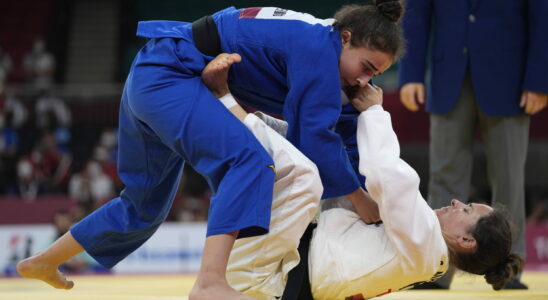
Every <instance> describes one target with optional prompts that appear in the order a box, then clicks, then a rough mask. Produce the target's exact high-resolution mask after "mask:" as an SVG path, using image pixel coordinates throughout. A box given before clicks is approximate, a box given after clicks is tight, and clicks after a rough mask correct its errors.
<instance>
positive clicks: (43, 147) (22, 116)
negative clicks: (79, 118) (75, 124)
mask: <svg viewBox="0 0 548 300" xmlns="http://www.w3.org/2000/svg"><path fill="white" fill-rule="evenodd" d="M14 63H15V62H13V61H12V59H11V58H10V56H9V55H8V54H7V53H5V52H3V51H2V48H1V45H0V197H4V198H5V197H9V198H10V199H20V200H21V201H28V202H31V201H40V198H41V197H42V196H56V195H59V196H68V197H69V198H70V199H71V200H72V201H73V202H74V204H75V205H74V209H73V210H71V211H70V212H67V213H68V214H69V215H70V218H71V219H72V220H78V219H80V218H81V217H82V216H83V215H85V214H88V213H90V212H92V211H93V210H94V209H96V208H97V207H99V206H101V205H102V204H104V203H105V202H107V201H109V200H110V199H112V198H114V197H116V196H117V195H118V194H119V192H120V191H121V190H122V188H123V185H122V182H121V180H120V178H119V176H118V173H117V169H116V160H117V135H116V129H113V128H105V129H103V131H102V132H101V133H100V135H99V137H98V139H97V141H96V142H94V146H93V150H92V151H90V153H91V155H90V156H89V157H86V158H84V159H83V160H82V159H80V160H75V159H74V158H73V155H72V153H71V152H72V151H71V150H72V149H71V145H72V144H71V138H72V136H73V135H77V134H78V132H74V131H73V129H72V128H71V125H72V113H71V110H70V107H69V106H68V105H67V103H66V101H65V100H64V99H62V98H61V97H59V96H58V95H55V93H54V89H53V88H52V87H53V86H54V81H55V80H54V73H55V66H56V62H55V58H54V56H53V55H52V54H51V53H49V52H48V51H47V47H46V45H45V43H44V41H43V40H42V39H37V40H36V41H35V42H34V45H33V47H32V50H31V51H30V52H29V53H28V54H27V55H26V56H25V57H24V59H23V60H22V61H21V62H20V63H21V64H22V66H23V68H24V70H25V81H26V82H25V84H26V86H27V87H28V88H29V89H32V90H33V91H36V95H37V96H36V98H35V99H33V100H32V101H22V100H20V99H18V98H17V97H16V96H14V95H13V94H12V93H10V91H9V88H8V87H9V84H10V81H9V78H10V71H11V70H12V69H13V66H14ZM23 128H25V129H26V130H22V129H23ZM29 128H30V130H29ZM22 141H27V142H26V143H22ZM28 141H30V143H29V142H28ZM22 144H25V145H22ZM185 173H186V174H185V176H183V178H184V179H183V181H182V184H181V188H180V191H179V193H178V194H177V199H176V200H175V204H174V207H173V209H172V212H171V214H170V216H169V219H170V220H173V221H203V220H206V219H207V208H208V207H209V203H208V201H209V187H208V185H207V183H206V181H205V180H204V179H203V178H202V177H201V176H200V175H198V174H197V173H196V172H194V171H193V170H192V169H191V168H186V169H185Z"/></svg>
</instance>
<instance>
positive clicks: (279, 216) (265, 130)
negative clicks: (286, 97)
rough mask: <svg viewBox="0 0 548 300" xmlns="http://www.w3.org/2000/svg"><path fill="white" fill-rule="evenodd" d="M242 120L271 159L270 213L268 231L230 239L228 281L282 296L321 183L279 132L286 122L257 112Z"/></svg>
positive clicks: (260, 294) (256, 293) (254, 292)
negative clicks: (272, 179) (273, 175)
mask: <svg viewBox="0 0 548 300" xmlns="http://www.w3.org/2000/svg"><path fill="white" fill-rule="evenodd" d="M263 120H264V122H263ZM265 122H266V123H268V124H269V125H270V126H271V127H273V128H275V129H276V131H278V132H276V131H274V130H273V129H272V128H270V127H269V125H266V124H265ZM244 124H245V125H246V126H247V127H248V128H249V129H250V130H251V131H252V132H253V134H254V135H255V137H256V138H257V140H259V142H260V143H261V144H262V146H263V147H264V148H265V149H266V151H267V152H268V153H269V154H270V155H271V156H272V159H273V161H274V164H275V168H276V177H275V183H274V193H273V200H272V214H271V218H270V231H269V233H268V234H266V235H262V236H256V237H251V238H243V239H239V240H237V241H236V242H235V244H234V248H233V249H232V252H231V254H230V258H229V262H228V268H227V280H228V282H229V284H230V285H231V286H232V287H233V288H234V289H236V290H238V291H241V292H243V293H245V294H247V295H250V296H253V297H255V298H257V299H269V300H270V299H275V298H276V297H281V296H282V294H283V292H284V288H285V284H286V282H287V276H288V273H289V271H290V270H291V269H293V268H294V267H295V266H296V265H297V264H298V263H299V261H300V257H299V253H298V250H297V248H298V246H299V240H300V238H301V236H302V235H303V233H304V231H305V230H306V228H307V226H308V224H309V223H310V222H311V221H312V219H313V218H314V216H315V215H316V212H317V210H318V207H319V203H320V198H321V195H322V193H323V187H322V184H321V179H320V176H319V172H318V169H317V168H316V165H315V164H314V163H312V161H310V160H309V159H308V158H307V157H306V156H304V154H302V153H301V152H300V151H299V150H297V149H296V148H295V147H294V146H293V145H292V144H291V143H290V142H289V141H287V140H286V139H285V138H284V137H282V135H283V134H285V132H286V130H287V128H286V126H287V125H286V123H285V122H283V121H279V120H277V119H274V118H271V117H269V116H266V115H263V114H261V113H257V115H253V114H248V115H247V117H246V118H245V120H244ZM280 134H282V135H280Z"/></svg>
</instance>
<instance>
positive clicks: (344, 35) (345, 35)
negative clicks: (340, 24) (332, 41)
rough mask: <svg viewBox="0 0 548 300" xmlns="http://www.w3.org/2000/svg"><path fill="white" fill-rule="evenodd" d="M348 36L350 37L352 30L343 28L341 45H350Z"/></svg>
mask: <svg viewBox="0 0 548 300" xmlns="http://www.w3.org/2000/svg"><path fill="white" fill-rule="evenodd" d="M350 38H352V32H350V31H349V30H346V29H344V30H343V31H342V32H341V39H342V44H343V46H346V45H350Z"/></svg>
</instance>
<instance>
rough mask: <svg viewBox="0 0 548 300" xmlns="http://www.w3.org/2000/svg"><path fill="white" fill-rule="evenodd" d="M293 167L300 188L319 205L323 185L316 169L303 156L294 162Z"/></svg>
mask: <svg viewBox="0 0 548 300" xmlns="http://www.w3.org/2000/svg"><path fill="white" fill-rule="evenodd" d="M295 166H296V167H295V172H296V174H297V176H298V178H299V179H300V180H299V181H300V184H301V186H302V188H303V189H306V191H307V192H308V193H310V194H311V198H312V199H314V200H317V202H318V203H319V200H320V198H321V196H322V193H323V185H322V180H321V178H320V172H319V170H318V167H316V164H314V163H313V162H312V161H311V160H309V159H308V158H306V157H304V156H303V157H302V158H299V159H298V160H297V161H296V164H295Z"/></svg>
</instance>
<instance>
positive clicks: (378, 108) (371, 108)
mask: <svg viewBox="0 0 548 300" xmlns="http://www.w3.org/2000/svg"><path fill="white" fill-rule="evenodd" d="M370 110H381V111H382V110H384V109H383V108H382V105H380V104H373V105H371V106H369V107H368V108H367V109H366V110H365V111H370Z"/></svg>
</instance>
